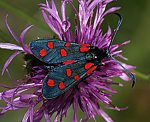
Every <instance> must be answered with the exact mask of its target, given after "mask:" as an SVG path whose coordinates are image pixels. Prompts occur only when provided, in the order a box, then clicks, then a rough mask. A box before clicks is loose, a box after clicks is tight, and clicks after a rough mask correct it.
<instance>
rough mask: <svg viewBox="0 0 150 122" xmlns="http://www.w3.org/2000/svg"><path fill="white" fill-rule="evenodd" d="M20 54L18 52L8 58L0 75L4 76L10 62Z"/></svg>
mask: <svg viewBox="0 0 150 122" xmlns="http://www.w3.org/2000/svg"><path fill="white" fill-rule="evenodd" d="M20 53H21V52H20V51H17V52H15V53H13V54H12V55H11V56H10V57H9V58H8V60H7V61H6V62H5V64H4V67H3V69H2V75H3V74H4V72H5V70H6V69H7V67H8V65H9V64H10V63H11V61H12V60H13V59H14V58H15V57H16V56H17V55H19V54H20Z"/></svg>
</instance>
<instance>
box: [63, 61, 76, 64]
mask: <svg viewBox="0 0 150 122" xmlns="http://www.w3.org/2000/svg"><path fill="white" fill-rule="evenodd" d="M73 62H75V60H67V61H64V62H63V64H71V63H73Z"/></svg>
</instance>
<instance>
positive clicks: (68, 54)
mask: <svg viewBox="0 0 150 122" xmlns="http://www.w3.org/2000/svg"><path fill="white" fill-rule="evenodd" d="M85 45H86V46H85ZM30 48H31V51H32V53H33V55H35V57H37V58H38V59H39V60H41V61H43V62H45V63H48V64H57V63H62V62H65V61H67V60H74V61H77V60H83V59H85V55H86V54H85V53H84V52H86V51H87V50H88V49H90V45H88V44H84V45H83V44H82V45H81V44H77V43H69V42H65V41H60V40H56V39H53V40H49V39H40V40H36V41H33V42H31V43H30ZM81 51H82V52H81Z"/></svg>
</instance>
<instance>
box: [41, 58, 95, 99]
mask: <svg viewBox="0 0 150 122" xmlns="http://www.w3.org/2000/svg"><path fill="white" fill-rule="evenodd" d="M96 68H97V66H95V65H94V64H93V63H90V62H87V61H86V60H82V61H80V62H74V63H72V64H68V65H62V66H60V67H56V68H54V69H53V70H52V71H50V72H49V73H48V75H47V76H46V78H45V79H44V80H43V96H44V98H46V99H52V98H56V97H57V96H59V95H61V94H63V93H64V92H66V91H67V90H68V89H69V88H71V87H72V86H74V85H75V84H77V83H79V82H80V81H81V80H82V79H84V78H85V77H87V76H88V75H90V74H91V73H92V72H93V71H94V70H95V69H96Z"/></svg>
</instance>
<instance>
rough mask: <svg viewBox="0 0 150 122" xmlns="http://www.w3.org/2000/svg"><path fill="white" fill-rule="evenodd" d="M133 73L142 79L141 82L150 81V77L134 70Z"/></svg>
mask: <svg viewBox="0 0 150 122" xmlns="http://www.w3.org/2000/svg"><path fill="white" fill-rule="evenodd" d="M134 73H135V74H136V76H137V77H139V78H141V79H143V80H150V75H146V74H144V73H142V72H139V71H136V70H134Z"/></svg>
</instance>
